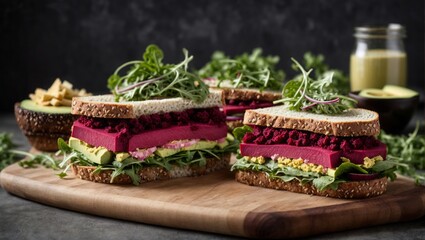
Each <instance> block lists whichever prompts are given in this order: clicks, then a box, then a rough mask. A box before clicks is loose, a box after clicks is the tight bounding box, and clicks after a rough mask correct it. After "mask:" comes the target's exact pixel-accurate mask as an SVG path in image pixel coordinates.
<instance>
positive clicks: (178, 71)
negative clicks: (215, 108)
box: [108, 44, 209, 103]
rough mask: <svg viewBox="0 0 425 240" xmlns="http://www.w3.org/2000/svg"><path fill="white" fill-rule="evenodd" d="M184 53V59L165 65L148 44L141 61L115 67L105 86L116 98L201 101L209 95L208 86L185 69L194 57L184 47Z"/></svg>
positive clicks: (160, 51)
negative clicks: (173, 98) (179, 98)
mask: <svg viewBox="0 0 425 240" xmlns="http://www.w3.org/2000/svg"><path fill="white" fill-rule="evenodd" d="M183 54H184V60H183V61H181V62H180V63H178V64H164V63H163V62H162V60H163V58H164V54H163V52H162V50H161V49H160V48H159V47H158V46H156V45H153V44H152V45H149V46H148V47H147V48H146V51H145V53H144V54H143V59H142V60H136V61H130V62H127V63H124V64H122V65H121V66H119V67H118V68H117V69H116V70H115V72H114V73H113V74H112V75H111V76H110V77H109V79H108V88H109V89H110V90H111V91H112V93H113V94H114V95H115V98H116V100H117V101H123V100H124V101H143V100H149V99H156V98H170V97H182V98H186V99H190V100H192V101H194V102H197V103H199V102H203V101H204V100H205V99H206V98H207V96H208V94H209V91H208V86H207V85H206V84H205V83H203V82H202V81H201V80H200V78H199V77H198V76H197V75H195V74H193V73H190V72H189V71H188V64H189V62H190V61H191V60H192V59H193V56H189V53H188V51H187V50H186V49H183ZM126 69H127V71H126V72H125V70H126ZM123 72H125V73H123Z"/></svg>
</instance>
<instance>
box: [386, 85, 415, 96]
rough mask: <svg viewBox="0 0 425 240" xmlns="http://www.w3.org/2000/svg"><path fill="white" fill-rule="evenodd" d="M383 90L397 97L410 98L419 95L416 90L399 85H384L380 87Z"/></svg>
mask: <svg viewBox="0 0 425 240" xmlns="http://www.w3.org/2000/svg"><path fill="white" fill-rule="evenodd" d="M382 90H383V91H384V92H387V93H390V94H393V95H394V96H397V97H398V98H411V97H414V96H416V95H419V93H418V92H416V91H413V90H411V89H408V88H405V87H400V86H396V85H385V86H384V88H382Z"/></svg>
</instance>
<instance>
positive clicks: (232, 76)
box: [198, 48, 285, 91]
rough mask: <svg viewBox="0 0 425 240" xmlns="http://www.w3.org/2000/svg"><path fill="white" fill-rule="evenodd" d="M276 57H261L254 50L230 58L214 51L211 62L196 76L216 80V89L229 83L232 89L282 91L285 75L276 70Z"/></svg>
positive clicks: (259, 53) (277, 59)
mask: <svg viewBox="0 0 425 240" xmlns="http://www.w3.org/2000/svg"><path fill="white" fill-rule="evenodd" d="M278 62H279V57H278V56H262V50H261V49H260V48H256V49H254V50H253V51H252V53H251V54H248V53H244V54H242V55H239V56H236V57H235V58H233V59H232V58H230V57H228V56H226V55H225V54H224V53H223V52H220V51H216V52H214V53H213V55H212V57H211V61H210V62H209V63H207V64H206V65H205V66H204V67H202V68H201V69H200V70H199V72H198V74H199V75H200V76H201V77H202V78H204V79H206V80H207V81H208V80H217V84H216V87H220V86H221V85H222V83H224V82H229V83H230V84H231V86H232V87H233V88H237V87H245V88H256V89H259V90H260V91H262V90H266V89H267V90H276V91H280V90H281V89H282V85H283V80H284V78H285V73H284V72H283V71H282V70H277V69H276V64H277V63H278Z"/></svg>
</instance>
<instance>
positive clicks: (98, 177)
mask: <svg viewBox="0 0 425 240" xmlns="http://www.w3.org/2000/svg"><path fill="white" fill-rule="evenodd" d="M230 156H231V154H230V153H228V154H224V155H222V156H221V158H219V159H217V158H215V157H214V158H207V160H206V164H205V165H203V166H199V164H192V165H190V166H180V165H173V166H172V168H171V170H169V171H168V170H167V169H165V168H163V167H159V166H149V167H143V168H142V169H140V171H139V176H140V181H141V183H144V182H152V181H159V180H168V179H173V178H179V177H195V176H201V175H205V174H208V173H210V172H214V171H218V170H220V169H224V168H227V167H228V166H229V161H230ZM71 169H72V171H73V172H74V174H75V175H76V176H77V177H79V178H80V179H83V180H88V181H92V182H99V183H113V184H132V180H131V178H130V176H128V175H127V174H125V173H123V174H121V175H118V176H116V177H115V178H114V179H113V180H112V170H101V171H100V172H96V173H95V170H96V167H94V166H80V165H77V164H73V165H72V166H71ZM111 180H112V181H111Z"/></svg>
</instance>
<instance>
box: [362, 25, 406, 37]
mask: <svg viewBox="0 0 425 240" xmlns="http://www.w3.org/2000/svg"><path fill="white" fill-rule="evenodd" d="M354 36H355V37H356V38H404V37H406V30H405V28H404V27H403V26H402V25H400V24H397V23H391V24H389V25H388V26H387V27H382V26H364V27H356V28H355V33H354Z"/></svg>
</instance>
